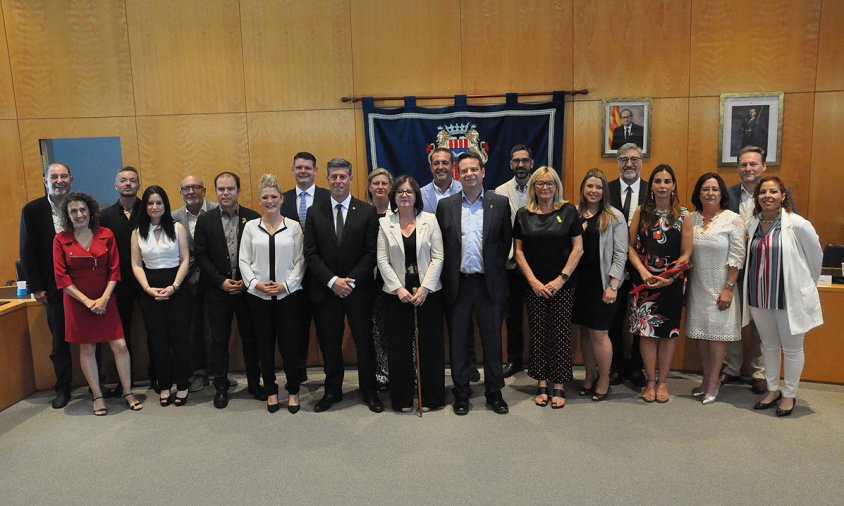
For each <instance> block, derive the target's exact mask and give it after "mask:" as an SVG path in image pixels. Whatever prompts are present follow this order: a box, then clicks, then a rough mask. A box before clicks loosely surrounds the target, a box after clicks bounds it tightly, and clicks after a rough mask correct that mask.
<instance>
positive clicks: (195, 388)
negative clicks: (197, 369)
mask: <svg viewBox="0 0 844 506" xmlns="http://www.w3.org/2000/svg"><path fill="white" fill-rule="evenodd" d="M188 381H190V386H189V387H188V391H190V392H199V391H200V390H202V388H203V387H204V386H206V385H208V384H209V383H208V378H207V377H206V378H204V379H203V377H202V376H201V375H199V374H194V375H193V376H191V377H190V378H189V379H188Z"/></svg>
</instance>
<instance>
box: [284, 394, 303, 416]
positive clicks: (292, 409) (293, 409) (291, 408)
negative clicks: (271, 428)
mask: <svg viewBox="0 0 844 506" xmlns="http://www.w3.org/2000/svg"><path fill="white" fill-rule="evenodd" d="M291 397H294V398H295V399H296V404H290V398H291ZM300 407H301V404H299V395H298V394H296V395H288V396H287V412H288V413H290V414H291V415H295V414H296V413H298V412H299V408H300Z"/></svg>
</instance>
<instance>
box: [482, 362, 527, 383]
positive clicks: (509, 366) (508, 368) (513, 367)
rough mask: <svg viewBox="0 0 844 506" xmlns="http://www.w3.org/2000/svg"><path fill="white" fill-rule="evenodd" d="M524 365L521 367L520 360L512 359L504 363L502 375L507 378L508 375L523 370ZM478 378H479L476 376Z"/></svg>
mask: <svg viewBox="0 0 844 506" xmlns="http://www.w3.org/2000/svg"><path fill="white" fill-rule="evenodd" d="M523 370H524V367H522V362H521V361H517V360H513V361H510V362H507V363H506V364H504V377H505V378H509V377H510V376H512V375H514V374H516V373H517V372H519V371H523ZM478 379H480V378H478Z"/></svg>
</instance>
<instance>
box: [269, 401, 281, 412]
mask: <svg viewBox="0 0 844 506" xmlns="http://www.w3.org/2000/svg"><path fill="white" fill-rule="evenodd" d="M279 409H281V403H280V402H278V401H276V403H275V404H267V412H268V413H275V412H276V411H278V410H279Z"/></svg>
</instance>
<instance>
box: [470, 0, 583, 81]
mask: <svg viewBox="0 0 844 506" xmlns="http://www.w3.org/2000/svg"><path fill="white" fill-rule="evenodd" d="M461 9H462V16H461V31H462V33H461V38H460V42H461V46H460V49H461V53H462V63H463V65H462V67H461V70H462V75H463V91H464V92H465V93H469V94H471V93H497V92H507V91H521V92H527V91H553V90H559V89H571V86H572V75H573V68H572V59H571V54H572V16H571V14H572V2H571V0H566V1H559V2H535V1H533V0H519V1H511V0H463V1H462V2H461ZM526 55H542V57H541V58H527V57H526Z"/></svg>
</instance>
